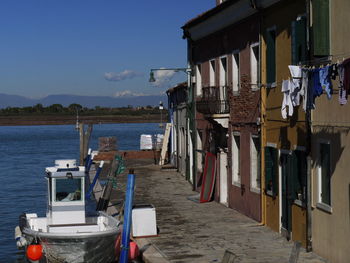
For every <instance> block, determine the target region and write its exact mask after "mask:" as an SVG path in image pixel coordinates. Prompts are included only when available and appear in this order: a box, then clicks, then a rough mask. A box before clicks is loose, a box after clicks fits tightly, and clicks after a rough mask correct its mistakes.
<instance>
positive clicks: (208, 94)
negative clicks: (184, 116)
mask: <svg viewBox="0 0 350 263" xmlns="http://www.w3.org/2000/svg"><path fill="white" fill-rule="evenodd" d="M227 89H228V88H227V86H221V87H203V89H202V96H201V97H199V98H197V102H196V105H197V111H198V112H200V113H203V114H225V113H229V112H230V108H229V103H228V96H227Z"/></svg>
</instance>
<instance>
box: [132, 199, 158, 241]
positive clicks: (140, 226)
mask: <svg viewBox="0 0 350 263" xmlns="http://www.w3.org/2000/svg"><path fill="white" fill-rule="evenodd" d="M132 235H133V237H145V236H156V235H157V221H156V209H155V208H154V206H153V205H136V206H134V208H133V209H132Z"/></svg>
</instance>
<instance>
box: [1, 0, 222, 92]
mask: <svg viewBox="0 0 350 263" xmlns="http://www.w3.org/2000/svg"><path fill="white" fill-rule="evenodd" d="M214 6H215V0H136V1H129V0H124V1H123V0H1V6H0V93H6V94H13V95H22V96H26V97H31V98H39V97H43V96H46V95H50V94H74V95H89V96H95V95H103V96H118V95H121V94H126V93H132V94H160V93H161V92H164V91H165V90H166V89H167V88H169V85H171V84H174V83H176V82H180V81H184V80H186V75H185V74H184V73H181V72H180V73H176V74H175V76H172V73H170V74H169V73H168V75H170V76H168V80H169V78H171V80H170V81H161V82H159V83H157V85H156V86H155V85H151V84H150V83H149V82H148V78H149V69H150V68H162V67H165V68H172V67H186V52H187V48H186V45H187V44H186V40H183V39H182V29H181V26H183V25H184V24H185V22H187V21H188V20H190V19H191V18H193V17H196V16H197V15H199V14H200V13H202V12H204V11H206V10H208V9H211V8H213V7H214ZM158 73H161V72H158ZM161 77H166V76H161Z"/></svg>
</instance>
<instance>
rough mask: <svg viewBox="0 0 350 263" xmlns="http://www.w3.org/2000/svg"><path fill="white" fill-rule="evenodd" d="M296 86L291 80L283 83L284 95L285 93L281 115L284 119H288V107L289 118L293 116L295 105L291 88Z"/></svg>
mask: <svg viewBox="0 0 350 263" xmlns="http://www.w3.org/2000/svg"><path fill="white" fill-rule="evenodd" d="M292 86H293V88H294V85H293V83H291V81H290V80H283V81H282V90H281V91H282V93H283V101H282V108H281V113H282V118H283V119H287V107H288V116H293V111H294V109H293V103H292V100H291V98H290V91H291V87H292Z"/></svg>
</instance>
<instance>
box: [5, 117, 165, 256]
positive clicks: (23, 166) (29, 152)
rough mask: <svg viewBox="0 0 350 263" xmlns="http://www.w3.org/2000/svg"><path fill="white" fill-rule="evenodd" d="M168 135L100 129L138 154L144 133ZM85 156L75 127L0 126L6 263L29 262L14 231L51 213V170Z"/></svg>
mask: <svg viewBox="0 0 350 263" xmlns="http://www.w3.org/2000/svg"><path fill="white" fill-rule="evenodd" d="M157 133H162V131H161V130H160V128H159V127H158V124H157V123H141V124H139V123H138V124H134V123H131V124H130V123H128V124H103V125H94V127H93V132H92V136H91V141H90V147H91V148H92V149H93V150H95V149H97V148H98V138H99V137H108V136H116V137H117V144H118V149H119V150H138V149H139V148H140V135H141V134H157ZM78 158H79V133H78V132H77V131H76V130H75V127H74V126H72V125H54V126H16V127H15V126H6V127H0V169H1V170H0V262H4V263H8V262H24V254H23V252H20V251H18V250H17V248H16V244H15V240H14V228H15V227H16V225H18V216H19V215H20V214H21V213H22V212H35V213H37V214H38V215H39V216H44V215H45V212H46V181H45V179H44V176H45V174H44V170H45V167H48V166H53V165H54V161H55V160H56V159H78Z"/></svg>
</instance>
